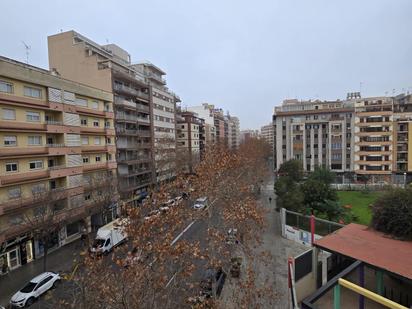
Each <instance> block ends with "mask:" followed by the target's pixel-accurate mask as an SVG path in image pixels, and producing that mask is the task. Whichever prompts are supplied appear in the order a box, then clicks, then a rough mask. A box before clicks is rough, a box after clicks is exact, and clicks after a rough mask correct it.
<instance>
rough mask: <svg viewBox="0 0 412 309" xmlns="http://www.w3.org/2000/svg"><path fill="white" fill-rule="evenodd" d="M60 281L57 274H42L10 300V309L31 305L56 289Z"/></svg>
mask: <svg viewBox="0 0 412 309" xmlns="http://www.w3.org/2000/svg"><path fill="white" fill-rule="evenodd" d="M60 280H61V278H60V276H59V274H56V273H53V272H45V273H42V274H40V275H38V276H36V277H34V278H33V279H31V280H30V281H29V283H27V284H26V285H25V286H24V287H23V288H22V289H21V290H19V291H18V292H17V293H15V294H14V295H13V297H12V298H11V300H10V304H11V306H12V307H17V308H23V307H26V306H30V305H32V304H33V303H34V302H35V301H36V299H38V298H39V297H40V295H42V294H43V293H45V292H47V291H48V290H50V289H51V288H53V287H56V286H57V284H58V282H59V281H60Z"/></svg>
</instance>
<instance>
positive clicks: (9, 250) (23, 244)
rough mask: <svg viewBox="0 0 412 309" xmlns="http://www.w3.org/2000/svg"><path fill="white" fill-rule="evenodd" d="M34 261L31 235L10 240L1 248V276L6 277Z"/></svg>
mask: <svg viewBox="0 0 412 309" xmlns="http://www.w3.org/2000/svg"><path fill="white" fill-rule="evenodd" d="M33 260H34V252H33V238H32V237H31V235H30V234H25V235H21V236H18V237H16V238H14V239H11V240H8V241H6V242H5V243H3V244H2V245H1V248H0V275H4V274H6V273H7V272H9V271H11V270H14V269H16V268H18V267H20V266H22V265H25V264H27V263H30V262H31V261H33Z"/></svg>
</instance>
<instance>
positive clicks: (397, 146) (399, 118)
mask: <svg viewBox="0 0 412 309" xmlns="http://www.w3.org/2000/svg"><path fill="white" fill-rule="evenodd" d="M393 121H394V124H393V131H394V134H393V145H394V147H393V157H392V161H393V169H394V171H396V172H397V173H398V174H405V173H410V172H412V95H411V94H406V95H405V94H401V95H398V96H396V97H395V98H394V106H393Z"/></svg>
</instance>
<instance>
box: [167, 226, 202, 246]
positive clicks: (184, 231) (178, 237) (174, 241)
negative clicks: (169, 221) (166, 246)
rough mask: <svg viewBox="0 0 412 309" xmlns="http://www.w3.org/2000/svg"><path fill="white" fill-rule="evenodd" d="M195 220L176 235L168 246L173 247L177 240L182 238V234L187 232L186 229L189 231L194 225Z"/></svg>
mask: <svg viewBox="0 0 412 309" xmlns="http://www.w3.org/2000/svg"><path fill="white" fill-rule="evenodd" d="M195 222H196V220H194V221H192V222H191V223H190V224H189V225H188V226H187V227H186V228H185V229H184V230H183V231H182V232H181V233H180V234H179V235H177V237H176V238H175V239H173V241H172V243H171V244H170V245H171V246H173V245H174V244H175V243H176V242H177V241H178V240H179V239H180V237H182V236H183V234H184V233H186V232H187V230H188V229H190V227H191V226H192V225H193V224H195Z"/></svg>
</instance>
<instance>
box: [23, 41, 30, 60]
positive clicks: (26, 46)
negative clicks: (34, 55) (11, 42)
mask: <svg viewBox="0 0 412 309" xmlns="http://www.w3.org/2000/svg"><path fill="white" fill-rule="evenodd" d="M21 42H22V43H23V45H24V48H25V49H26V63H27V64H29V50H30V49H31V47H30V46H29V45H27V44H26V43H25V42H24V41H21Z"/></svg>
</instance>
